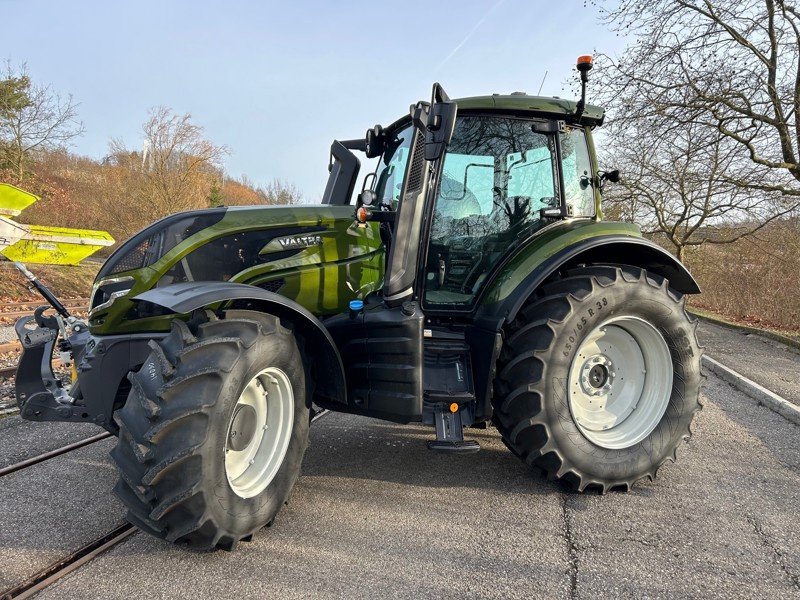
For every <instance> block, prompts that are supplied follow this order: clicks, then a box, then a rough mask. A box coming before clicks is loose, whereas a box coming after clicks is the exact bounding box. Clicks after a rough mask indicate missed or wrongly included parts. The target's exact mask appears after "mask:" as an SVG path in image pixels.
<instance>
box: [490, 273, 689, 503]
mask: <svg viewBox="0 0 800 600" xmlns="http://www.w3.org/2000/svg"><path fill="white" fill-rule="evenodd" d="M505 334H506V338H505V341H504V347H503V351H502V353H501V358H500V361H499V364H498V370H497V372H498V376H497V379H496V380H495V400H494V402H495V407H494V409H495V410H494V420H495V423H496V425H497V427H498V429H499V430H500V433H501V434H502V436H503V440H504V441H505V443H506V445H507V446H508V447H509V448H510V449H511V450H512V451H513V452H514V453H515V454H517V455H518V456H519V457H521V458H522V459H523V460H525V461H526V462H527V463H528V464H530V465H532V466H536V467H539V468H541V469H543V470H544V471H545V472H546V473H547V475H548V477H550V478H551V479H560V480H563V481H564V482H566V483H567V484H569V485H571V486H572V487H574V488H575V489H577V490H580V491H583V490H585V489H587V488H588V487H594V488H597V489H598V490H600V491H603V492H605V491H607V490H609V489H610V488H613V487H621V488H624V489H629V488H630V486H631V485H633V484H634V483H635V482H636V481H637V480H639V479H641V478H644V477H647V478H650V479H652V478H654V477H655V475H656V472H657V471H658V469H659V468H660V467H661V466H662V465H663V464H664V463H665V462H666V461H674V460H675V458H676V450H677V448H678V446H679V444H680V443H681V441H682V440H683V439H688V437H689V435H690V434H691V431H690V425H691V422H692V418H693V417H694V414H695V412H697V411H698V410H699V409H700V407H701V405H700V402H699V394H700V383H701V374H700V356H701V351H700V348H699V346H698V344H697V338H696V335H695V324H694V323H693V322H692V321H691V320H690V318H689V317H688V315H687V313H686V311H685V310H684V300H683V298H682V297H681V295H680V294H679V293H677V292H675V291H674V290H672V289H670V287H669V283H668V281H667V280H665V279H663V278H660V277H658V276H656V275H654V274H652V273H648V272H647V271H644V270H642V269H634V268H631V267H613V266H597V267H587V268H581V269H576V270H573V271H570V272H568V273H567V274H566V276H565V277H564V278H562V279H559V280H557V281H554V282H552V283H550V284H548V285H546V286H545V287H544V288H543V290H542V292H541V293H540V295H539V296H538V297H536V298H535V299H533V300H532V301H531V302H529V303H528V305H526V306H525V307H524V308H523V309H522V310H521V311H520V315H519V316H518V317H517V319H515V321H514V322H513V323H511V324H510V325H509V327H508V328H507V330H506V332H505Z"/></svg>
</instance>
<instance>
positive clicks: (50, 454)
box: [0, 431, 113, 477]
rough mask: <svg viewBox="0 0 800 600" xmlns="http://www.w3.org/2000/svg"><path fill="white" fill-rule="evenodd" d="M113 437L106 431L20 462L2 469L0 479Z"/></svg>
mask: <svg viewBox="0 0 800 600" xmlns="http://www.w3.org/2000/svg"><path fill="white" fill-rule="evenodd" d="M112 435H113V434H111V433H109V432H108V431H104V432H102V433H98V434H97V435H93V436H92V437H88V438H86V439H83V440H79V441H77V442H73V443H72V444H67V445H66V446H62V447H61V448H56V449H55V450H50V451H49V452H45V453H43V454H39V455H38V456H33V457H31V458H26V459H25V460H23V461H20V462H18V463H15V464H13V465H8V466H7V467H3V468H2V469H0V477H4V476H6V475H10V474H11V473H16V472H17V471H21V470H22V469H27V468H28V467H32V466H33V465H38V464H39V463H40V462H44V461H46V460H49V459H51V458H55V457H56V456H61V455H62V454H66V453H67V452H72V451H73V450H77V449H78V448H83V447H84V446H88V445H89V444H94V443H95V442H99V441H100V440H104V439H106V438H110V437H112Z"/></svg>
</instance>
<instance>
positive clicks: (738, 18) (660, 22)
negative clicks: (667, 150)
mask: <svg viewBox="0 0 800 600" xmlns="http://www.w3.org/2000/svg"><path fill="white" fill-rule="evenodd" d="M597 4H599V5H600V9H601V15H602V17H601V18H602V20H604V21H605V22H606V23H608V24H609V25H611V27H612V28H613V29H616V30H617V31H619V32H620V33H623V34H625V35H629V36H634V37H635V42H634V43H633V44H632V45H630V46H629V47H628V48H627V49H626V51H625V52H623V54H622V56H621V58H620V59H619V60H614V59H612V58H610V57H607V56H604V57H600V61H599V62H600V63H601V67H602V71H604V77H603V84H604V90H605V93H604V94H603V95H604V98H603V100H604V101H605V102H606V103H610V104H611V106H612V108H614V109H615V110H614V111H613V113H614V114H613V116H614V118H615V120H616V123H617V126H619V127H626V126H628V125H629V124H632V123H637V122H641V121H642V120H643V119H651V118H652V119H658V120H660V122H661V124H662V127H663V128H664V129H665V130H667V131H673V130H680V129H681V128H682V127H683V126H684V125H685V124H687V123H694V124H698V125H703V126H706V127H709V128H712V129H714V130H716V131H717V132H719V134H721V135H722V136H724V137H725V138H727V139H728V140H730V141H731V142H732V143H733V144H734V145H735V146H734V147H735V148H736V149H738V151H739V153H740V154H741V155H742V156H744V157H746V158H747V159H748V160H750V161H751V162H752V163H753V164H755V165H758V166H759V167H762V168H761V169H760V170H752V171H748V172H749V173H750V174H751V175H752V177H749V178H736V177H732V183H735V184H736V185H738V186H740V187H747V188H749V189H752V190H755V191H767V192H773V191H774V192H779V193H781V194H783V195H784V196H790V197H800V185H798V182H800V158H799V155H800V55H799V51H800V13H798V10H797V9H796V8H795V7H794V6H793V5H792V4H791V3H789V2H785V1H782V0H732V1H728V2H719V1H714V2H712V1H711V0H654V1H652V2H645V3H642V2H638V1H636V0H616V1H614V2H604V1H603V0H599V2H597ZM603 64H604V65H605V66H602V65H603ZM721 177H722V178H725V177H726V175H725V174H721Z"/></svg>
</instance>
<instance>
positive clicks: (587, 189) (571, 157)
mask: <svg viewBox="0 0 800 600" xmlns="http://www.w3.org/2000/svg"><path fill="white" fill-rule="evenodd" d="M561 166H562V169H563V171H564V196H565V198H566V201H567V205H571V206H572V215H573V216H575V217H593V216H594V214H595V203H594V187H593V186H592V179H593V172H592V163H591V160H589V149H588V148H587V146H586V134H585V133H584V132H583V129H579V128H577V127H574V128H572V127H571V128H569V129H567V131H566V133H562V134H561Z"/></svg>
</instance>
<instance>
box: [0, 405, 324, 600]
mask: <svg viewBox="0 0 800 600" xmlns="http://www.w3.org/2000/svg"><path fill="white" fill-rule="evenodd" d="M329 414H330V411H328V410H321V411H319V412H317V413H315V414H314V416H313V417H312V418H311V422H312V423H314V422H316V421H318V420H320V419H321V418H323V417H325V416H326V415H329ZM111 436H112V434H110V433H108V432H103V433H100V434H97V435H94V436H92V437H89V438H86V439H84V440H80V441H78V442H74V443H72V444H68V445H66V446H62V447H61V448H57V449H55V450H51V451H50V452H45V453H43V454H40V455H38V456H34V457H31V458H28V459H26V460H24V461H20V462H18V463H16V464H13V465H9V466H8V467H4V468H3V469H0V478H2V477H4V476H6V475H10V474H12V473H17V472H19V471H22V470H24V469H27V468H29V467H32V466H33V465H36V464H39V463H41V462H44V461H46V460H49V459H51V458H55V457H57V456H62V455H64V454H67V453H68V452H72V451H73V450H77V449H78V448H83V447H84V446H88V445H90V444H94V443H96V442H99V441H101V440H104V439H107V438H109V437H111ZM136 533H137V529H136V528H135V527H134V526H133V525H131V524H130V523H124V524H122V525H119V526H118V527H115V528H114V529H112V530H111V531H108V532H106V533H105V534H103V535H101V536H99V537H97V538H95V539H94V540H92V541H91V542H89V543H88V544H85V545H83V546H81V547H80V548H79V549H78V550H75V551H74V552H72V553H70V554H69V555H67V556H65V557H63V558H60V559H58V560H57V561H55V562H53V563H51V564H50V565H48V566H47V567H45V568H44V569H41V570H40V571H38V572H36V573H34V574H33V575H31V576H30V577H28V578H27V579H26V580H24V581H22V582H20V583H18V584H16V585H14V586H12V587H10V588H8V589H6V590H4V591H2V592H0V600H12V599H13V600H23V599H25V598H31V597H32V596H34V595H35V594H37V593H39V592H41V591H42V590H44V589H45V588H46V587H48V586H49V585H52V584H53V583H55V582H57V581H58V580H59V579H62V578H63V577H65V576H67V575H69V574H70V573H72V572H73V571H76V570H77V569H79V568H81V567H82V566H84V565H85V564H87V563H89V562H90V561H92V560H93V559H94V558H96V557H98V556H99V555H101V554H102V553H104V552H106V551H107V550H110V549H111V548H113V547H114V546H116V545H117V544H119V543H121V542H123V541H125V540H126V539H128V538H129V537H131V536H133V535H135V534H136Z"/></svg>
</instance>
